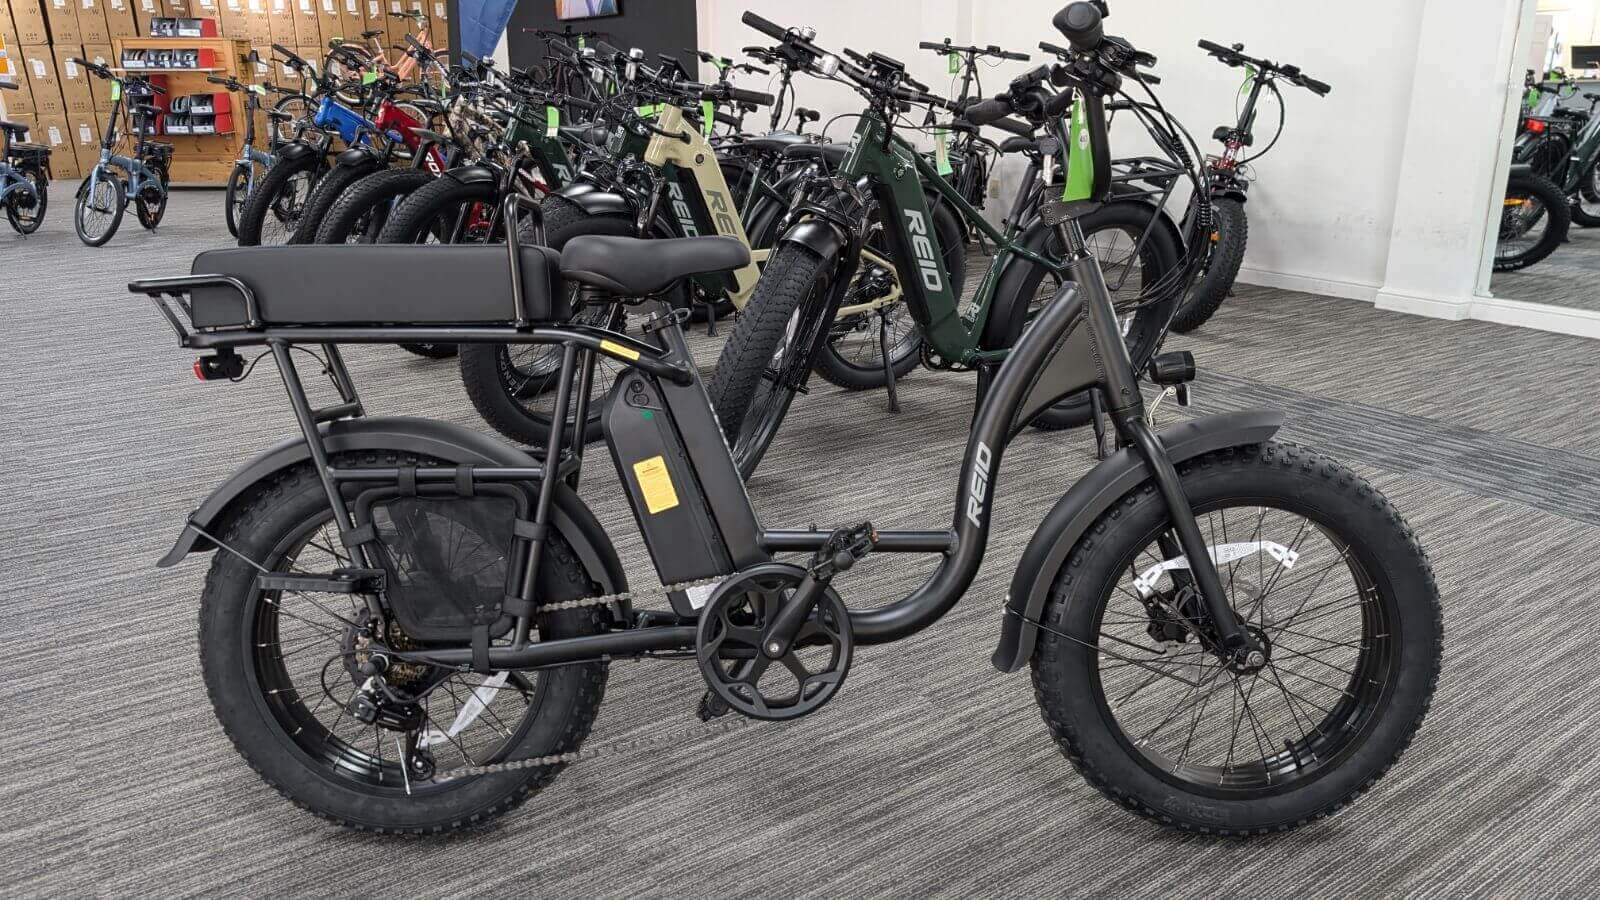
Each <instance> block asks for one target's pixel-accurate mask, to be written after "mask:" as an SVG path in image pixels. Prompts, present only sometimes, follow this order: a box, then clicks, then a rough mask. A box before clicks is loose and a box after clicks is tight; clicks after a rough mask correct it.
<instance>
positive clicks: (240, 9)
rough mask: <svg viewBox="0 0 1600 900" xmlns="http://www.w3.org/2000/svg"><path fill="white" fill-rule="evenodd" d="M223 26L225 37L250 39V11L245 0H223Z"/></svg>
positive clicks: (242, 39) (221, 28) (238, 39)
mask: <svg viewBox="0 0 1600 900" xmlns="http://www.w3.org/2000/svg"><path fill="white" fill-rule="evenodd" d="M220 25H221V27H220V28H219V29H218V30H219V31H220V33H221V34H222V36H223V37H225V38H229V39H231V40H236V41H248V40H250V11H249V8H248V7H246V6H245V0H222V13H221V23H220Z"/></svg>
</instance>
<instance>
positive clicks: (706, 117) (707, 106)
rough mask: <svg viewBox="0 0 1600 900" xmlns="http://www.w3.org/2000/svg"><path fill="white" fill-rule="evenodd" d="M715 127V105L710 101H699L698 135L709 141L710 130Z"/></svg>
mask: <svg viewBox="0 0 1600 900" xmlns="http://www.w3.org/2000/svg"><path fill="white" fill-rule="evenodd" d="M716 125H717V104H716V102H715V101H712V100H701V101H700V133H701V134H703V135H705V136H706V140H710V139H711V130H712V129H713V128H715V127H716Z"/></svg>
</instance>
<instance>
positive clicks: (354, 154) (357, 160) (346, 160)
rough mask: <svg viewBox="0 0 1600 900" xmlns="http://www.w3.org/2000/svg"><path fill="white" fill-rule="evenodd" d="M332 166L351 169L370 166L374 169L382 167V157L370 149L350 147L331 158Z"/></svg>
mask: <svg viewBox="0 0 1600 900" xmlns="http://www.w3.org/2000/svg"><path fill="white" fill-rule="evenodd" d="M333 162H334V165H337V166H344V167H345V168H351V167H354V166H370V167H373V168H376V167H378V166H381V165H383V157H382V156H381V155H380V154H379V153H378V151H377V150H375V149H373V148H371V147H351V148H350V149H348V150H342V151H340V152H339V155H338V156H335V157H334V158H333Z"/></svg>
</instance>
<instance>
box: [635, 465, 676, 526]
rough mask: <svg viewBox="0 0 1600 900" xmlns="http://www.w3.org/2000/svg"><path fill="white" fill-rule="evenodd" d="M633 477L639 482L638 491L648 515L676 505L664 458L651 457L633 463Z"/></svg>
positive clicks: (664, 510) (674, 491) (674, 493)
mask: <svg viewBox="0 0 1600 900" xmlns="http://www.w3.org/2000/svg"><path fill="white" fill-rule="evenodd" d="M633 477H634V478H635V479H637V480H638V482H639V491H640V493H642V494H644V506H645V509H648V510H650V515H652V516H653V515H655V514H656V513H659V512H666V511H667V510H669V509H672V508H673V507H675V506H677V505H678V492H677V491H676V490H674V489H673V487H672V475H671V474H670V473H669V472H668V471H667V458H666V457H664V456H652V457H650V458H649V459H646V460H640V461H639V462H636V463H634V464H633Z"/></svg>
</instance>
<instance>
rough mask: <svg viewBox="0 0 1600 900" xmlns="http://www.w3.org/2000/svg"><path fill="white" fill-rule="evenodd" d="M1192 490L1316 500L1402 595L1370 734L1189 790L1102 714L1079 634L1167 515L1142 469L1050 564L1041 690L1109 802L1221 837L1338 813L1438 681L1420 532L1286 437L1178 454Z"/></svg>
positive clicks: (1437, 626)
mask: <svg viewBox="0 0 1600 900" xmlns="http://www.w3.org/2000/svg"><path fill="white" fill-rule="evenodd" d="M1179 474H1180V477H1181V478H1182V479H1183V487H1184V493H1185V495H1187V496H1188V497H1189V498H1190V500H1191V502H1193V503H1195V504H1196V505H1197V506H1199V505H1203V504H1205V503H1207V502H1209V501H1216V500H1228V499H1242V500H1253V501H1260V500H1263V499H1271V498H1277V497H1287V498H1293V500H1294V501H1295V503H1294V504H1293V505H1292V506H1291V508H1295V507H1299V508H1304V507H1307V506H1309V507H1313V508H1315V509H1317V510H1318V514H1319V516H1320V517H1322V518H1324V519H1325V520H1327V521H1329V522H1330V523H1334V524H1335V527H1337V528H1338V529H1339V530H1340V532H1341V538H1342V539H1346V540H1349V541H1350V546H1351V547H1352V548H1354V550H1353V552H1354V553H1356V554H1358V558H1359V559H1360V560H1361V562H1362V564H1363V566H1364V567H1366V568H1367V570H1368V571H1369V572H1370V573H1371V574H1372V575H1373V577H1374V578H1376V579H1378V580H1379V582H1380V584H1384V585H1385V587H1386V589H1387V590H1388V591H1389V592H1390V593H1391V594H1392V595H1393V597H1394V598H1395V600H1394V603H1395V606H1396V610H1395V614H1396V615H1397V617H1398V620H1397V623H1396V624H1397V625H1398V627H1399V628H1400V630H1401V643H1400V662H1399V666H1398V673H1397V675H1396V676H1395V685H1394V688H1393V693H1392V694H1390V695H1389V698H1388V701H1387V702H1388V704H1389V705H1388V706H1387V707H1386V708H1385V710H1384V711H1383V712H1382V713H1381V714H1380V719H1379V720H1378V721H1377V722H1376V723H1375V724H1374V725H1373V731H1374V733H1373V735H1372V736H1371V737H1369V739H1368V740H1367V742H1366V743H1364V744H1362V745H1361V746H1359V747H1357V748H1354V750H1353V757H1352V759H1351V760H1350V761H1348V762H1347V763H1346V764H1345V765H1343V766H1341V767H1340V768H1337V769H1333V770H1330V771H1328V772H1327V774H1325V775H1323V776H1321V777H1319V778H1317V779H1314V780H1311V781H1309V782H1308V783H1306V784H1305V785H1304V786H1303V787H1301V788H1298V789H1295V790H1292V791H1289V792H1286V793H1282V794H1278V795H1276V796H1274V797H1272V798H1271V799H1270V802H1263V801H1261V800H1260V799H1258V798H1250V799H1240V800H1233V799H1221V798H1217V797H1214V796H1210V795H1206V794H1199V793H1195V792H1193V791H1190V790H1186V789H1185V787H1183V786H1180V785H1178V784H1175V783H1174V782H1173V781H1170V780H1167V779H1163V778H1160V777H1158V776H1156V775H1155V774H1154V773H1152V772H1151V771H1150V770H1149V769H1148V768H1146V767H1145V766H1144V765H1142V764H1141V763H1140V762H1139V760H1138V759H1137V758H1136V757H1137V755H1138V753H1139V751H1137V750H1134V749H1132V748H1131V747H1130V746H1129V745H1128V744H1126V743H1125V742H1124V741H1123V740H1122V739H1121V738H1120V737H1119V736H1118V729H1117V727H1116V726H1114V725H1112V724H1110V723H1109V722H1107V718H1108V717H1109V713H1107V712H1105V710H1104V707H1103V705H1102V704H1101V702H1100V700H1099V699H1098V697H1097V696H1096V695H1095V692H1094V691H1093V690H1092V689H1091V688H1090V687H1089V686H1088V683H1087V682H1086V681H1085V679H1084V677H1083V676H1084V666H1085V665H1093V662H1092V659H1091V660H1086V659H1085V656H1086V654H1085V652H1084V647H1083V645H1082V644H1081V643H1079V642H1087V643H1088V644H1089V646H1091V647H1092V646H1094V633H1093V631H1094V622H1095V617H1096V615H1097V610H1098V607H1099V606H1100V605H1101V604H1102V603H1103V602H1104V599H1103V598H1104V596H1106V595H1109V594H1110V593H1112V592H1113V591H1115V590H1116V580H1117V579H1118V577H1119V576H1120V573H1121V571H1122V568H1121V567H1122V565H1123V561H1124V560H1125V559H1126V558H1127V557H1128V556H1129V555H1130V554H1132V553H1134V552H1136V551H1137V548H1133V547H1130V546H1129V545H1130V544H1132V543H1134V542H1137V541H1142V540H1143V538H1144V536H1145V535H1146V534H1147V533H1149V532H1150V531H1152V530H1154V529H1156V528H1159V527H1161V524H1162V523H1163V522H1165V521H1166V520H1167V518H1168V514H1167V512H1166V507H1165V505H1164V501H1163V500H1162V499H1161V496H1160V494H1159V492H1158V491H1157V490H1156V489H1155V486H1154V484H1153V483H1152V482H1149V481H1146V482H1145V483H1144V484H1142V485H1140V486H1139V487H1138V488H1136V489H1134V490H1133V491H1131V492H1130V493H1129V494H1127V495H1126V496H1124V497H1123V498H1121V499H1120V500H1118V501H1117V502H1116V503H1115V504H1113V505H1112V507H1111V508H1110V509H1108V510H1106V511H1105V512H1104V513H1102V514H1101V515H1100V517H1099V518H1098V519H1097V520H1096V521H1095V523H1094V524H1093V525H1092V526H1091V527H1090V528H1089V530H1088V531H1087V532H1086V533H1085V534H1084V535H1083V537H1082V538H1080V539H1079V541H1078V544H1077V546H1076V547H1074V548H1073V550H1072V552H1071V554H1070V555H1069V556H1068V558H1067V561H1066V562H1065V564H1063V565H1062V567H1061V570H1060V572H1059V573H1057V575H1056V579H1055V583H1054V585H1053V586H1052V588H1051V592H1050V599H1049V601H1048V603H1047V606H1046V608H1045V610H1044V611H1043V616H1042V623H1043V625H1044V626H1045V627H1044V628H1041V629H1040V631H1039V642H1038V644H1037V646H1036V647H1035V648H1034V654H1033V659H1032V673H1033V685H1034V696H1035V699H1036V700H1037V701H1038V704H1039V709H1040V713H1041V714H1042V716H1043V717H1044V722H1045V725H1046V726H1047V727H1048V728H1049V730H1050V733H1051V735H1052V736H1053V737H1054V738H1055V740H1056V743H1057V744H1058V745H1059V749H1060V750H1061V753H1062V754H1063V755H1064V756H1065V757H1066V758H1067V759H1068V761H1070V762H1071V763H1072V765H1073V766H1074V767H1075V768H1076V769H1077V770H1078V772H1079V773H1080V774H1081V775H1083V777H1084V779H1085V780H1087V781H1088V782H1089V784H1090V785H1092V786H1093V787H1094V788H1095V789H1097V790H1099V791H1100V792H1101V793H1102V794H1104V795H1105V796H1106V797H1107V798H1108V799H1110V800H1111V801H1113V802H1115V803H1117V804H1119V805H1121V806H1122V807H1124V808H1126V809H1128V810H1130V811H1132V812H1134V813H1137V814H1138V815H1140V816H1144V817H1145V818H1148V819H1152V820H1154V821H1156V822H1159V823H1160V824H1162V825H1165V826H1167V827H1169V828H1175V829H1178V830H1182V831H1193V832H1202V833H1206V834H1221V835H1253V834H1266V833H1269V832H1278V831H1288V830H1290V829H1293V828H1297V827H1299V826H1302V825H1305V824H1307V823H1310V822H1313V821H1315V820H1317V819H1321V818H1325V817H1327V816H1331V815H1333V814H1334V813H1336V812H1338V811H1339V810H1340V809H1342V808H1344V807H1345V806H1347V805H1349V804H1350V803H1351V802H1352V801H1353V800H1355V799H1356V798H1357V797H1358V796H1360V795H1361V794H1362V793H1364V792H1365V791H1367V790H1368V789H1369V788H1371V787H1372V785H1373V784H1374V783H1376V782H1377V780H1378V779H1379V778H1381V777H1382V776H1383V775H1384V773H1385V772H1387V771H1388V769H1389V767H1390V766H1391V765H1393V764H1394V762H1395V760H1397V759H1399V758H1400V755H1401V754H1402V753H1403V752H1404V751H1405V749H1406V748H1407V746H1409V744H1410V742H1411V740H1412V738H1413V736H1414V735H1415V734H1416V731H1417V729H1418V727H1419V726H1420V725H1421V723H1422V720H1423V717H1424V716H1425V715H1426V714H1427V712H1428V707H1429V705H1430V703H1431V700H1432V697H1433V694H1434V689H1435V687H1436V686H1437V683H1438V676H1439V667H1440V659H1441V657H1442V652H1443V644H1442V635H1443V629H1444V625H1443V620H1442V617H1441V614H1440V604H1439V596H1438V587H1437V585H1436V584H1435V582H1434V576H1433V570H1432V568H1431V566H1430V565H1429V563H1428V559H1427V556H1426V554H1424V553H1423V550H1422V547H1421V546H1420V545H1419V544H1418V543H1417V539H1416V535H1415V534H1414V533H1412V531H1411V529H1410V527H1409V526H1407V525H1406V523H1405V521H1404V520H1403V519H1401V517H1400V515H1399V513H1397V512H1396V511H1395V509H1394V507H1393V506H1392V505H1390V503H1389V501H1388V500H1387V498H1385V497H1384V496H1383V495H1382V494H1380V493H1379V492H1378V491H1377V490H1376V489H1374V488H1373V487H1372V486H1371V485H1370V484H1368V483H1367V482H1366V481H1365V480H1364V479H1362V478H1361V477H1360V476H1358V475H1356V474H1355V473H1354V472H1352V471H1350V470H1349V469H1348V468H1346V467H1345V466H1343V465H1341V464H1339V463H1338V462H1336V461H1334V460H1332V459H1330V458H1328V457H1326V456H1323V455H1322V454H1320V453H1317V452H1315V451H1312V450H1308V449H1305V448H1302V447H1298V446H1295V445H1292V444H1284V443H1277V442H1269V443H1266V444H1257V445H1250V446H1243V447H1233V448H1228V449H1224V450H1219V451H1215V452H1212V453H1209V454H1206V455H1204V456H1201V457H1198V458H1196V459H1193V460H1190V461H1189V462H1187V463H1184V464H1183V465H1181V466H1179Z"/></svg>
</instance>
